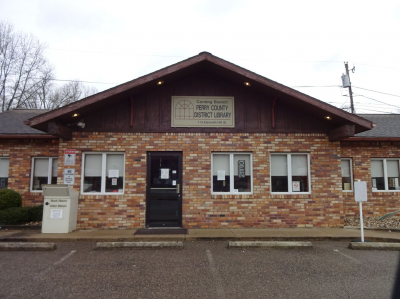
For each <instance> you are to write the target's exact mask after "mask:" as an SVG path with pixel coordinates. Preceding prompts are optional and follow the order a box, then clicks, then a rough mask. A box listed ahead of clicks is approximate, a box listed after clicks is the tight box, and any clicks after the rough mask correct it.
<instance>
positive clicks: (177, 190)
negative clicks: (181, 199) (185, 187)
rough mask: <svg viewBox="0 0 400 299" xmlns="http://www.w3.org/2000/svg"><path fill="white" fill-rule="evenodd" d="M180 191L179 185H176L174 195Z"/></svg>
mask: <svg viewBox="0 0 400 299" xmlns="http://www.w3.org/2000/svg"><path fill="white" fill-rule="evenodd" d="M180 191H181V185H179V184H176V193H180Z"/></svg>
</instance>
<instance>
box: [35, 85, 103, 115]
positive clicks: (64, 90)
mask: <svg viewBox="0 0 400 299" xmlns="http://www.w3.org/2000/svg"><path fill="white" fill-rule="evenodd" d="M95 93H97V89H96V88H94V87H88V86H85V85H83V84H82V82H79V81H71V82H68V83H66V84H65V85H63V86H61V87H58V88H54V89H53V90H52V92H51V94H50V95H49V96H48V98H47V100H46V101H45V104H44V105H43V108H45V109H56V108H59V107H62V106H65V105H68V104H70V103H73V102H76V101H78V100H80V99H83V98H86V97H88V96H90V95H92V94H95Z"/></svg>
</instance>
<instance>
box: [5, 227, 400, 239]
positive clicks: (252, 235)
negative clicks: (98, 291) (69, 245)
mask: <svg viewBox="0 0 400 299" xmlns="http://www.w3.org/2000/svg"><path fill="white" fill-rule="evenodd" d="M135 232H136V230H135V229H124V230H77V231H73V232H72V233H69V234H42V233H41V231H40V230H4V229H2V230H0V242H74V241H84V242H132V241H196V240H227V241H329V240H331V241H352V240H359V239H361V232H360V230H359V229H357V228H349V229H347V228H264V229H256V228H254V229H251V228H248V229H189V230H188V234H187V235H134V233H135ZM364 238H365V241H374V242H378V241H379V242H400V231H390V230H388V229H377V230H372V229H364Z"/></svg>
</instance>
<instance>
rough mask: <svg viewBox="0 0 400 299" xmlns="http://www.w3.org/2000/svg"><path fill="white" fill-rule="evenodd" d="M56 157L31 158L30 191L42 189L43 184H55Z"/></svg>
mask: <svg viewBox="0 0 400 299" xmlns="http://www.w3.org/2000/svg"><path fill="white" fill-rule="evenodd" d="M57 167H58V159H57V158H32V174H31V178H32V180H31V191H42V185H43V184H57Z"/></svg>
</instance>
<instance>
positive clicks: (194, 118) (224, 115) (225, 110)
mask: <svg viewBox="0 0 400 299" xmlns="http://www.w3.org/2000/svg"><path fill="white" fill-rule="evenodd" d="M234 112H235V107H234V98H233V97H189V96H187V97H172V101H171V126H172V127H217V128H234V127H235V115H234V114H235V113H234Z"/></svg>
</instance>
